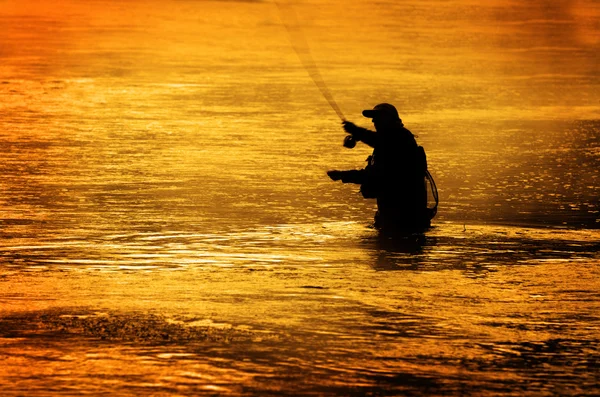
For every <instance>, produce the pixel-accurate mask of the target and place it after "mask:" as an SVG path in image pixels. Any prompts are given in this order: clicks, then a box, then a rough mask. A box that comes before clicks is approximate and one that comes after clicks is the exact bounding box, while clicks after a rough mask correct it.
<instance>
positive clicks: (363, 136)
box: [342, 121, 377, 148]
mask: <svg viewBox="0 0 600 397" xmlns="http://www.w3.org/2000/svg"><path fill="white" fill-rule="evenodd" d="M342 124H343V125H344V130H345V131H346V132H347V133H349V134H352V136H353V137H354V139H356V140H357V141H363V142H364V143H366V144H367V145H369V146H371V147H372V148H374V147H375V143H376V142H377V134H376V133H375V132H373V131H371V130H368V129H366V128H362V127H359V126H357V125H356V124H354V123H353V122H351V121H344V122H343V123H342Z"/></svg>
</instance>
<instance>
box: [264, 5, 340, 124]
mask: <svg viewBox="0 0 600 397" xmlns="http://www.w3.org/2000/svg"><path fill="white" fill-rule="evenodd" d="M275 4H276V5H277V8H279V14H280V17H281V21H282V22H283V25H284V26H285V28H286V30H287V31H288V34H289V36H290V42H291V44H292V47H293V48H294V51H296V55H298V58H299V59H300V62H301V63H302V65H303V66H304V69H306V71H307V72H308V75H309V76H310V78H311V79H312V80H313V81H314V83H315V85H316V86H317V88H318V89H319V91H321V94H323V97H325V99H326V100H327V102H328V103H329V106H331V108H332V109H333V110H334V111H335V113H336V114H337V115H338V117H339V118H340V119H341V120H342V121H346V117H344V114H343V113H342V111H341V110H340V107H339V106H338V104H337V102H336V101H335V99H333V95H331V92H330V91H329V88H327V85H326V84H325V80H323V77H322V76H321V72H320V71H319V68H318V67H317V64H316V63H315V60H314V59H313V57H312V54H311V52H310V47H309V46H308V42H307V41H306V37H304V34H303V33H302V28H301V27H300V24H299V23H298V16H297V15H296V12H295V11H294V9H293V8H292V6H291V5H290V4H283V3H281V2H280V1H277V0H275Z"/></svg>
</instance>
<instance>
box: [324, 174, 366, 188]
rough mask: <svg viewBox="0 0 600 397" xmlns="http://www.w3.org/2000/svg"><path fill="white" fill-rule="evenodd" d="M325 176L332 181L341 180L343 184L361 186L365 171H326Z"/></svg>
mask: <svg viewBox="0 0 600 397" xmlns="http://www.w3.org/2000/svg"><path fill="white" fill-rule="evenodd" d="M327 175H329V177H330V178H331V179H332V180H334V181H339V180H341V181H342V182H343V183H356V184H359V185H360V184H362V183H363V182H364V180H365V170H350V171H336V170H332V171H327Z"/></svg>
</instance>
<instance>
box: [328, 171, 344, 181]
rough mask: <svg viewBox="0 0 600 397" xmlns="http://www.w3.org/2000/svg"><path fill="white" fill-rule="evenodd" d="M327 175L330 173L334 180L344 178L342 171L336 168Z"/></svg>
mask: <svg viewBox="0 0 600 397" xmlns="http://www.w3.org/2000/svg"><path fill="white" fill-rule="evenodd" d="M327 175H329V177H330V178H331V180H333V181H339V180H340V179H342V171H336V170H331V171H327Z"/></svg>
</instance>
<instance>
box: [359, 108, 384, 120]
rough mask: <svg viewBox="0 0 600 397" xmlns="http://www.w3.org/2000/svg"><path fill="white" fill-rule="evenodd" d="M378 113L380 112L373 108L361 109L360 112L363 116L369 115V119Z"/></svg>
mask: <svg viewBox="0 0 600 397" xmlns="http://www.w3.org/2000/svg"><path fill="white" fill-rule="evenodd" d="M380 113H381V112H380V111H379V110H375V109H370V110H363V112H362V114H363V116H365V117H369V118H371V119H372V118H373V117H375V116H377V115H378V114H380Z"/></svg>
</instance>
